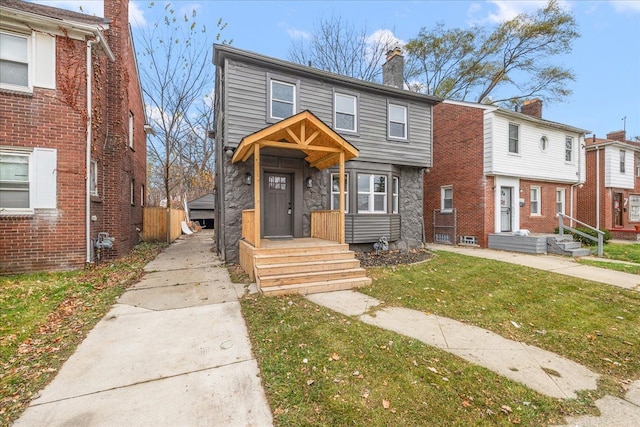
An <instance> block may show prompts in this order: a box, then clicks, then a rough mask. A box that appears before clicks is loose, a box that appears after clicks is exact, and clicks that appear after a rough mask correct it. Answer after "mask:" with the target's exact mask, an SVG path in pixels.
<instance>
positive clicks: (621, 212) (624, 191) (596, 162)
mask: <svg viewBox="0 0 640 427" xmlns="http://www.w3.org/2000/svg"><path fill="white" fill-rule="evenodd" d="M586 145H587V149H586V151H587V154H586V156H587V159H586V162H587V163H586V164H587V181H586V182H585V184H584V186H583V187H582V188H580V189H579V190H578V219H579V220H580V221H582V222H585V223H587V224H589V225H591V226H593V227H598V228H599V229H601V230H609V231H611V232H612V234H613V237H614V238H618V239H627V240H636V236H637V233H636V229H635V226H636V225H638V226H640V162H639V158H640V143H639V142H637V141H629V140H627V139H626V132H625V131H617V132H611V133H608V134H607V137H606V138H596V136H595V135H593V136H592V137H589V138H587V139H586Z"/></svg>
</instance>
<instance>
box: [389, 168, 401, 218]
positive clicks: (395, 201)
mask: <svg viewBox="0 0 640 427" xmlns="http://www.w3.org/2000/svg"><path fill="white" fill-rule="evenodd" d="M399 208H400V178H398V177H397V176H394V177H392V178H391V213H393V214H397V213H399V212H400V211H399Z"/></svg>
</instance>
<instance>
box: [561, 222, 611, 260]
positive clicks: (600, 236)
mask: <svg viewBox="0 0 640 427" xmlns="http://www.w3.org/2000/svg"><path fill="white" fill-rule="evenodd" d="M564 218H567V219H569V220H570V221H573V222H577V223H578V224H580V225H583V226H585V227H586V228H588V229H589V230H593V231H595V232H596V233H598V237H593V236H591V235H590V234H587V233H583V232H582V231H580V230H576V229H575V228H573V227H570V226H568V225H564V221H563V220H564ZM565 228H566V229H567V230H569V231H571V232H572V233H576V234H579V235H580V236H583V237H586V238H587V239H589V240H593V241H594V242H597V243H598V256H599V257H601V256H602V255H603V254H604V231H601V230H598V229H597V228H593V227H592V226H590V225H589V224H585V223H584V222H582V221H579V220H577V219H575V218H573V217H571V216H569V215H565V214H563V213H560V212H558V234H560V235H561V236H562V235H564V230H565Z"/></svg>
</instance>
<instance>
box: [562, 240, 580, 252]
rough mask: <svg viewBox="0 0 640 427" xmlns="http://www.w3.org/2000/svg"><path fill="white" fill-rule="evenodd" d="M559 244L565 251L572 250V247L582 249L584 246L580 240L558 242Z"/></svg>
mask: <svg viewBox="0 0 640 427" xmlns="http://www.w3.org/2000/svg"><path fill="white" fill-rule="evenodd" d="M558 246H560V247H561V248H562V249H564V250H565V251H568V252H571V250H572V249H580V248H581V247H582V244H581V243H580V242H574V241H570V242H568V241H567V242H558Z"/></svg>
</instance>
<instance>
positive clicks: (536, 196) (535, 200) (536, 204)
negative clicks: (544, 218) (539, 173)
mask: <svg viewBox="0 0 640 427" xmlns="http://www.w3.org/2000/svg"><path fill="white" fill-rule="evenodd" d="M529 205H530V207H531V215H540V212H541V209H540V187H531V200H530V201H529Z"/></svg>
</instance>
